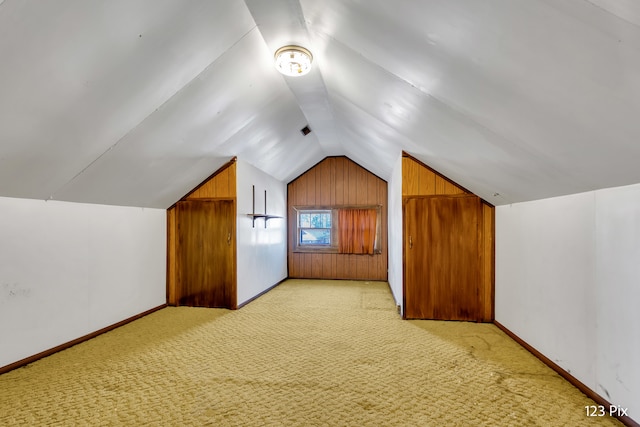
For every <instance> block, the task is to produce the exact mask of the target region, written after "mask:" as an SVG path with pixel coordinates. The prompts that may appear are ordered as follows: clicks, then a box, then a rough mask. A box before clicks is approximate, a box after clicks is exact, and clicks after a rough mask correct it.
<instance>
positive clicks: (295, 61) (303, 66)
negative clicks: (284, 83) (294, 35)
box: [274, 46, 313, 77]
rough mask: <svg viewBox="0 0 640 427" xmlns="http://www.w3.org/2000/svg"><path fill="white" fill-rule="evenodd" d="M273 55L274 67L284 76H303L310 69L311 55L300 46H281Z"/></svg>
mask: <svg viewBox="0 0 640 427" xmlns="http://www.w3.org/2000/svg"><path fill="white" fill-rule="evenodd" d="M274 57H275V60H276V68H277V69H278V71H280V72H281V73H282V74H284V75H285V76H291V77H294V76H304V75H305V74H307V73H308V72H309V71H310V70H311V62H312V61H313V55H311V52H309V50H308V49H305V48H303V47H301V46H283V47H281V48H280V49H278V50H276V53H275V55H274Z"/></svg>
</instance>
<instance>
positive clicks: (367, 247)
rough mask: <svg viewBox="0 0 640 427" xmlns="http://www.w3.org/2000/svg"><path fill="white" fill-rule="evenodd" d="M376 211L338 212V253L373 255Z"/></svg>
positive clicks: (353, 210)
mask: <svg viewBox="0 0 640 427" xmlns="http://www.w3.org/2000/svg"><path fill="white" fill-rule="evenodd" d="M376 222H377V210H376V209H340V210H339V211H338V252H339V253H341V254H369V255H373V250H374V246H375V243H376Z"/></svg>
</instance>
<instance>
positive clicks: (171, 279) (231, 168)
mask: <svg viewBox="0 0 640 427" xmlns="http://www.w3.org/2000/svg"><path fill="white" fill-rule="evenodd" d="M203 199H204V200H207V199H208V200H212V199H214V200H215V199H224V200H234V201H235V200H236V159H235V158H233V159H232V160H231V161H230V162H228V163H226V164H225V165H223V166H222V167H221V168H220V169H218V170H217V171H216V172H215V173H214V174H213V175H211V176H210V177H209V178H207V179H206V180H205V181H203V182H202V183H201V184H200V185H198V186H197V187H196V188H195V189H193V190H192V191H191V192H189V193H188V194H187V195H185V196H184V197H183V198H182V199H180V200H181V201H182V200H203ZM234 207H235V204H234ZM176 239H177V227H176V205H173V206H171V207H170V208H169V209H167V303H168V304H169V305H177V304H178V295H177V292H176V286H177V285H178V272H177V268H176V266H177V253H176ZM234 258H235V251H234ZM235 264H236V263H235V261H234V263H233V266H232V268H233V269H234V271H235Z"/></svg>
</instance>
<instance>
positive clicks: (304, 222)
mask: <svg viewBox="0 0 640 427" xmlns="http://www.w3.org/2000/svg"><path fill="white" fill-rule="evenodd" d="M310 217H311V215H309V214H307V213H301V214H300V225H299V227H311V222H310Z"/></svg>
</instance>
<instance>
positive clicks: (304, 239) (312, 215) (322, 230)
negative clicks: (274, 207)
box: [292, 205, 381, 255]
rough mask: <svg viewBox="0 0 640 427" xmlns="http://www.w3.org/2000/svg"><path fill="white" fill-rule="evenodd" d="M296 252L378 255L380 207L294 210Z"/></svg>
mask: <svg viewBox="0 0 640 427" xmlns="http://www.w3.org/2000/svg"><path fill="white" fill-rule="evenodd" d="M293 209H294V213H295V218H296V221H297V223H296V226H295V229H294V230H295V231H294V230H292V231H293V232H294V233H295V238H294V239H292V240H293V242H292V243H293V251H294V252H329V253H342V254H369V255H371V254H374V253H376V254H379V253H381V247H380V241H381V239H380V232H381V206H379V205H378V206H353V207H352V206H340V207H334V208H329V207H323V206H309V207H306V206H305V207H303V206H294V207H293Z"/></svg>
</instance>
